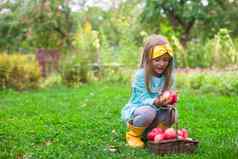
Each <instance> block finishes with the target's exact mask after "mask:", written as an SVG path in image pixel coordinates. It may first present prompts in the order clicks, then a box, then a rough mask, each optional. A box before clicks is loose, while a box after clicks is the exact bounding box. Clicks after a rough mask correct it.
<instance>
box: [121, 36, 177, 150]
mask: <svg viewBox="0 0 238 159" xmlns="http://www.w3.org/2000/svg"><path fill="white" fill-rule="evenodd" d="M173 68H174V58H173V52H172V49H171V47H170V45H169V42H168V41H167V39H166V38H165V37H163V36H161V35H152V36H150V37H149V38H148V40H147V42H146V43H145V46H144V51H143V56H142V59H141V64H140V68H139V69H138V70H137V71H136V73H135V76H134V80H133V82H132V92H131V97H130V100H129V102H128V104H126V105H125V106H124V108H123V109H122V112H121V113H122V119H123V120H124V121H125V122H126V123H127V126H128V132H127V133H126V140H127V143H128V145H129V146H130V147H135V148H143V147H144V142H143V141H142V140H141V139H142V134H143V133H145V132H147V131H148V129H152V128H153V127H161V128H162V129H165V128H167V127H170V126H171V125H172V124H173V123H174V121H175V113H174V111H172V110H171V105H169V103H170V102H171V98H164V96H163V92H165V91H167V90H170V89H171V87H172V86H174V84H173V80H174V79H173V76H172V74H173ZM143 135H144V134H143Z"/></svg>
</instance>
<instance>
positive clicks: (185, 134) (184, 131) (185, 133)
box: [181, 129, 188, 139]
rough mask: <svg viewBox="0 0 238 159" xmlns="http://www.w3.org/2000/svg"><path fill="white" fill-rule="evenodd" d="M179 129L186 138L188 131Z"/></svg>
mask: <svg viewBox="0 0 238 159" xmlns="http://www.w3.org/2000/svg"><path fill="white" fill-rule="evenodd" d="M181 131H182V132H183V137H184V138H185V139H186V138H188V131H187V130H186V129H181Z"/></svg>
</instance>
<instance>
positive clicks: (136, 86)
mask: <svg viewBox="0 0 238 159" xmlns="http://www.w3.org/2000/svg"><path fill="white" fill-rule="evenodd" d="M164 83H165V77H164V76H163V75H162V76H160V77H156V76H152V79H151V93H149V92H148V91H147V89H146V84H145V72H144V69H138V70H137V71H136V73H135V75H134V78H133V81H132V90H131V96H130V99H129V101H128V103H127V104H126V105H125V106H124V107H123V109H122V111H121V117H122V120H123V121H125V122H127V121H128V120H130V118H131V115H132V113H133V112H134V111H135V109H136V108H138V107H141V106H152V107H154V108H155V109H157V107H156V106H155V105H153V103H154V100H155V99H156V97H157V96H160V93H159V92H161V90H162V89H163V86H164Z"/></svg>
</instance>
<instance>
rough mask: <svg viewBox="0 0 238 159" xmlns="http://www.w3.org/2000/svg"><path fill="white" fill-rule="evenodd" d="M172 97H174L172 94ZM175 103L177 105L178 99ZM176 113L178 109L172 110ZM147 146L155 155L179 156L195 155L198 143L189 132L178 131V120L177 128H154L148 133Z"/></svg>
mask: <svg viewBox="0 0 238 159" xmlns="http://www.w3.org/2000/svg"><path fill="white" fill-rule="evenodd" d="M170 95H172V94H171V93H170ZM173 98H174V101H173V102H174V103H173V104H175V103H176V98H175V97H173ZM172 109H173V110H174V111H176V108H175V107H173V108H172ZM147 140H148V142H147V146H148V148H149V150H150V151H151V152H153V153H155V154H159V155H163V154H178V153H193V152H194V151H195V150H196V148H197V147H198V143H199V142H198V141H197V140H194V139H192V138H190V137H189V134H188V131H187V130H186V129H184V128H182V129H178V119H177V121H176V122H175V128H167V129H165V130H164V129H161V128H154V129H152V130H151V131H150V132H149V133H147Z"/></svg>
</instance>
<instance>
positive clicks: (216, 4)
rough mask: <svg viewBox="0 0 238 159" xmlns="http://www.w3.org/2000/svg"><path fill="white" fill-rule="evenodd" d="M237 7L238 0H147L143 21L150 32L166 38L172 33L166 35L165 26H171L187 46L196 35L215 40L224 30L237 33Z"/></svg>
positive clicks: (142, 16)
mask: <svg viewBox="0 0 238 159" xmlns="http://www.w3.org/2000/svg"><path fill="white" fill-rule="evenodd" d="M206 2H207V3H206ZM237 6H238V3H237V2H236V1H214V0H207V1H190V0H181V1H178V0H159V1H157V0H147V1H146V5H145V8H144V10H143V13H142V15H141V21H142V23H143V24H146V27H147V28H148V30H152V32H157V33H158V32H160V33H162V34H165V35H169V34H166V32H162V31H163V30H161V25H164V24H166V23H167V24H170V26H171V27H172V28H173V32H174V33H176V34H177V35H178V37H179V40H180V42H181V43H182V44H183V46H186V44H187V42H188V41H189V39H191V37H192V35H193V34H195V36H196V37H197V36H200V37H202V36H205V37H212V36H213V35H214V34H215V33H216V32H218V30H219V29H220V28H222V27H226V28H229V29H230V30H233V31H234V32H237V29H236V28H237V27H234V25H233V23H232V21H237V19H238V16H237V14H236V8H237ZM164 21H167V22H164ZM161 22H162V23H161ZM193 28H196V29H197V31H196V30H194V29H193ZM201 28H202V29H201ZM201 30H204V31H202V32H201ZM193 36H194V35H193Z"/></svg>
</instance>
